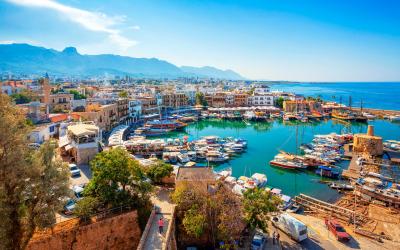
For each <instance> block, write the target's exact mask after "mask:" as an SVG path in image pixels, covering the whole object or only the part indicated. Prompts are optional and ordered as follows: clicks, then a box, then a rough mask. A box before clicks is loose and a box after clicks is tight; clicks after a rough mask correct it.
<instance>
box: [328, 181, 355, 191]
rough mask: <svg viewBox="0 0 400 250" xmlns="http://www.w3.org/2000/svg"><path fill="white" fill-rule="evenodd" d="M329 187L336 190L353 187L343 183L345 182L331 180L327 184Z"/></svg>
mask: <svg viewBox="0 0 400 250" xmlns="http://www.w3.org/2000/svg"><path fill="white" fill-rule="evenodd" d="M329 187H330V188H332V189H337V190H348V191H351V190H354V187H353V186H352V185H349V184H345V183H336V182H332V183H330V184H329Z"/></svg>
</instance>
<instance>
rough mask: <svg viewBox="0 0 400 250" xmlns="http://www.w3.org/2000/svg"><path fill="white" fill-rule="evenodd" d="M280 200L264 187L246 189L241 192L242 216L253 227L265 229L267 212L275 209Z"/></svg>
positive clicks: (267, 218) (267, 217) (266, 226)
mask: <svg viewBox="0 0 400 250" xmlns="http://www.w3.org/2000/svg"><path fill="white" fill-rule="evenodd" d="M279 203H280V200H279V199H278V198H276V197H275V196H272V194H271V193H270V192H267V191H266V190H264V189H260V188H254V189H248V190H246V191H245V192H244V194H243V208H244V218H245V220H246V222H247V223H248V225H249V226H250V227H251V228H253V229H255V228H259V229H261V230H263V231H265V232H266V231H267V228H268V224H267V221H268V220H269V216H268V214H269V213H270V212H274V211H277V209H278V205H279Z"/></svg>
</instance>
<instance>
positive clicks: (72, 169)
mask: <svg viewBox="0 0 400 250" xmlns="http://www.w3.org/2000/svg"><path fill="white" fill-rule="evenodd" d="M69 172H70V173H71V177H74V176H81V170H79V168H78V166H76V164H73V163H71V164H69Z"/></svg>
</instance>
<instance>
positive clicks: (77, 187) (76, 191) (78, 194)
mask: <svg viewBox="0 0 400 250" xmlns="http://www.w3.org/2000/svg"><path fill="white" fill-rule="evenodd" d="M83 190H84V187H82V186H81V185H75V186H73V187H72V191H73V192H74V194H75V196H76V198H78V199H80V198H82V197H83Z"/></svg>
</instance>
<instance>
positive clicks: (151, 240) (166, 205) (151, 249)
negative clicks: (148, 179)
mask: <svg viewBox="0 0 400 250" xmlns="http://www.w3.org/2000/svg"><path fill="white" fill-rule="evenodd" d="M169 195H170V192H169V191H168V190H165V189H161V190H158V191H157V194H156V195H155V196H152V197H151V201H152V202H153V204H154V205H155V206H156V207H157V208H156V214H155V216H154V217H152V218H150V219H151V221H150V220H149V221H148V222H147V223H150V225H149V227H150V228H149V231H148V233H147V235H146V236H145V237H146V238H145V241H144V245H143V248H141V249H144V250H161V249H166V247H167V238H168V237H169V231H170V230H169V229H170V228H171V226H172V222H173V220H172V217H173V212H174V208H175V206H174V205H173V204H172V203H171V202H170V198H169ZM160 218H163V219H164V231H163V233H162V234H160V233H159V231H158V230H159V229H158V223H157V222H158V220H159V219H160Z"/></svg>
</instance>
